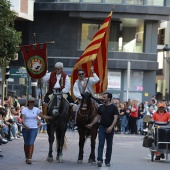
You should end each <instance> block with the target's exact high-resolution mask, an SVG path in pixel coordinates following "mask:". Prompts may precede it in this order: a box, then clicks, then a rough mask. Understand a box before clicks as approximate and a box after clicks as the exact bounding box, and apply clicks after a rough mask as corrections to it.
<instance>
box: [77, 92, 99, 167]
mask: <svg viewBox="0 0 170 170" xmlns="http://www.w3.org/2000/svg"><path fill="white" fill-rule="evenodd" d="M96 115H97V108H96V104H95V102H94V100H93V99H92V96H91V94H89V93H87V92H85V93H84V95H83V98H82V100H81V103H80V107H79V110H78V111H77V118H76V123H77V127H78V134H79V154H78V160H77V163H78V164H82V161H83V154H84V144H85V140H86V138H87V137H88V133H89V135H90V136H91V152H90V156H89V159H88V162H89V163H91V164H92V165H96V160H95V159H96V158H95V143H96V137H97V131H98V123H97V124H95V125H93V127H92V128H91V129H88V128H87V127H86V125H87V124H89V123H91V122H92V121H93V119H94V118H95V117H96Z"/></svg>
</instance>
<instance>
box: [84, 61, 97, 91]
mask: <svg viewBox="0 0 170 170" xmlns="http://www.w3.org/2000/svg"><path fill="white" fill-rule="evenodd" d="M94 62H95V60H93V62H92V66H94ZM92 66H91V67H92ZM90 74H91V68H90V71H89V74H88V78H87V83H86V86H85V88H84V90H83V94H84V92H85V90H86V88H87V84H88V82H89V78H90Z"/></svg>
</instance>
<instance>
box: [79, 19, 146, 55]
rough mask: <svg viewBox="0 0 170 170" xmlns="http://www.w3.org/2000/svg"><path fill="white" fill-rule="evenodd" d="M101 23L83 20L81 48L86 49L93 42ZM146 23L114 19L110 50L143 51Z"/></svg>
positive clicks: (111, 28)
mask: <svg viewBox="0 0 170 170" xmlns="http://www.w3.org/2000/svg"><path fill="white" fill-rule="evenodd" d="M100 26H101V23H100V24H99V23H90V22H89V23H88V22H83V23H82V25H81V35H80V36H81V37H80V45H79V47H78V48H79V49H80V50H84V49H85V48H86V47H87V45H89V43H90V42H91V40H92V38H93V36H94V35H95V33H96V32H97V31H98V30H99V28H100ZM143 32H144V23H143V21H139V20H136V19H122V20H121V21H112V23H111V27H110V38H109V45H108V50H109V51H110V52H111V51H121V52H132V53H142V52H143Z"/></svg>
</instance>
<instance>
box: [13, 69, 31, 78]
mask: <svg viewBox="0 0 170 170" xmlns="http://www.w3.org/2000/svg"><path fill="white" fill-rule="evenodd" d="M10 78H28V74H27V71H26V69H25V68H11V69H10Z"/></svg>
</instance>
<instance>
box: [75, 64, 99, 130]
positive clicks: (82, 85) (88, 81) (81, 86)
mask: <svg viewBox="0 0 170 170" xmlns="http://www.w3.org/2000/svg"><path fill="white" fill-rule="evenodd" d="M91 72H92V74H93V77H89V78H85V71H84V69H83V68H80V69H78V71H77V73H78V79H77V80H76V81H75V83H74V86H73V94H74V96H75V97H76V99H78V101H79V103H80V102H81V99H82V95H83V94H84V93H85V92H88V93H90V94H91V95H92V97H93V99H94V100H95V101H96V102H97V103H100V101H99V100H98V99H96V98H95V97H94V92H93V88H92V86H93V85H94V84H97V83H98V82H99V81H100V79H99V77H98V76H97V74H96V73H94V67H93V66H92V67H91ZM79 107H80V104H79V105H78V106H77V109H76V115H75V122H76V117H77V111H78V110H79ZM75 124H76V123H75ZM74 129H77V126H76V125H75V128H74Z"/></svg>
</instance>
